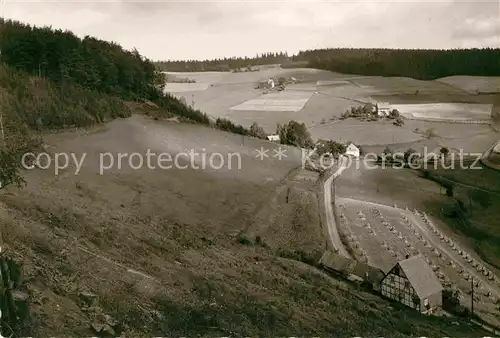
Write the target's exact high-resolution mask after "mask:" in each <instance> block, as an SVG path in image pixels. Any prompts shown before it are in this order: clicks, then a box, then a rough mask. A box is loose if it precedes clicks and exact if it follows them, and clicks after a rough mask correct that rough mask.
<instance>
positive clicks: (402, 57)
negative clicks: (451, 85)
mask: <svg viewBox="0 0 500 338" xmlns="http://www.w3.org/2000/svg"><path fill="white" fill-rule="evenodd" d="M498 60H500V49H499V48H483V49H477V48H476V49H453V50H437V49H434V50H431V49H368V48H329V49H315V50H305V51H300V52H299V53H297V54H296V55H291V56H289V55H288V54H287V53H286V52H279V53H265V54H262V55H257V56H256V57H253V58H248V57H245V58H224V59H214V60H203V61H197V60H189V61H158V62H155V63H154V64H155V66H156V67H157V69H159V70H162V71H176V72H195V71H229V70H231V69H237V68H242V67H248V66H252V65H253V66H255V65H265V64H274V63H279V64H282V66H283V67H285V66H288V65H289V64H293V63H295V64H299V63H300V64H302V65H304V63H305V65H307V67H310V68H318V69H324V70H329V71H335V72H341V73H347V74H361V75H372V76H405V77H412V78H415V79H421V80H433V79H437V78H441V77H446V76H452V75H475V76H500V63H499V62H498Z"/></svg>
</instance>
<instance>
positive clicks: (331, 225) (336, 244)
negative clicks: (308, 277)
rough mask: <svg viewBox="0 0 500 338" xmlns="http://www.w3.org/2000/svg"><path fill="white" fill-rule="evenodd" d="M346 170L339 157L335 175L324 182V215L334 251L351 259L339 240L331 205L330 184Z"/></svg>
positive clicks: (344, 161)
mask: <svg viewBox="0 0 500 338" xmlns="http://www.w3.org/2000/svg"><path fill="white" fill-rule="evenodd" d="M346 168H347V161H346V158H345V157H343V156H342V157H341V162H340V165H339V167H338V169H337V171H336V172H335V173H333V174H332V175H331V176H330V177H328V179H327V180H326V181H325V185H324V193H325V213H326V224H327V227H328V234H329V235H330V241H331V243H332V245H333V248H334V249H335V250H338V252H339V254H341V255H343V256H345V257H349V258H350V257H351V256H350V255H349V253H348V252H347V250H346V248H345V247H344V244H343V243H342V241H341V240H340V235H339V231H338V228H337V224H336V222H335V217H334V214H333V203H332V184H333V181H334V180H335V179H336V178H337V177H338V176H339V175H341V174H342V172H343V171H344V170H345V169H346Z"/></svg>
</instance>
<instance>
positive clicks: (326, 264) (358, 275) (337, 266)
mask: <svg viewBox="0 0 500 338" xmlns="http://www.w3.org/2000/svg"><path fill="white" fill-rule="evenodd" d="M319 263H320V265H321V266H322V267H323V268H324V269H325V270H327V271H329V272H332V273H335V274H337V275H340V276H342V277H343V278H346V279H347V280H349V281H351V282H358V283H367V284H369V285H371V286H372V288H373V289H374V290H377V291H379V290H380V283H381V281H382V279H383V278H384V275H385V274H384V272H382V270H380V269H377V268H374V267H372V266H370V265H367V264H365V263H361V262H358V261H356V260H354V259H350V258H347V257H345V256H342V255H340V254H338V253H334V252H331V251H325V252H324V253H323V256H321V259H320V261H319Z"/></svg>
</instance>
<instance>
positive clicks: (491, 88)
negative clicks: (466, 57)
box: [436, 75, 500, 94]
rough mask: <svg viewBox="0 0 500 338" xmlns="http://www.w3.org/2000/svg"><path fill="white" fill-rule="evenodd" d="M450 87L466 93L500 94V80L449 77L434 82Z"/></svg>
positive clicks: (482, 77) (477, 77)
mask: <svg viewBox="0 0 500 338" xmlns="http://www.w3.org/2000/svg"><path fill="white" fill-rule="evenodd" d="M436 81H437V82H441V83H445V84H448V85H450V86H453V87H456V88H459V89H461V90H464V91H466V92H469V93H472V94H476V93H500V78H498V77H493V76H492V77H486V76H460V75H457V76H449V77H444V78H441V79H438V80H436Z"/></svg>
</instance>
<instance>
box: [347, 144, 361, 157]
mask: <svg viewBox="0 0 500 338" xmlns="http://www.w3.org/2000/svg"><path fill="white" fill-rule="evenodd" d="M359 153H360V152H359V148H358V147H357V146H356V145H355V144H354V143H352V142H350V143H349V144H348V145H347V148H346V150H345V154H346V155H347V156H352V157H355V158H358V157H359Z"/></svg>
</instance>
